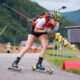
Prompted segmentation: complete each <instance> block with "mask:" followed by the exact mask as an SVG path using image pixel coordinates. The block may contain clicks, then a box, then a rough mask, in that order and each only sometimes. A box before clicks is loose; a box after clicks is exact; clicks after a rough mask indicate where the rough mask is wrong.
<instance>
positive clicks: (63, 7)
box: [58, 6, 66, 11]
mask: <svg viewBox="0 0 80 80" xmlns="http://www.w3.org/2000/svg"><path fill="white" fill-rule="evenodd" d="M65 8H66V6H62V7H61V8H60V9H58V11H59V10H61V9H65Z"/></svg>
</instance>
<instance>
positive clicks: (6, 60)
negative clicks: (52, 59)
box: [0, 53, 80, 80]
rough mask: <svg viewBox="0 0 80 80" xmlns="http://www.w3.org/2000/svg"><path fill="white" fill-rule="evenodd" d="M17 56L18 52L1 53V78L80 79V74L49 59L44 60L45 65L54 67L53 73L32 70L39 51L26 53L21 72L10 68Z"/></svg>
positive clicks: (23, 79) (10, 79)
mask: <svg viewBox="0 0 80 80" xmlns="http://www.w3.org/2000/svg"><path fill="white" fill-rule="evenodd" d="M16 57H17V54H7V53H0V80H80V75H76V74H72V73H69V72H66V71H62V70H60V69H58V68H56V67H55V66H54V65H53V64H51V63H49V62H47V61H43V66H44V67H45V68H46V69H49V68H53V69H54V72H53V74H51V75H50V74H48V73H44V72H39V71H32V65H35V64H36V62H37V60H38V57H39V54H38V53H35V54H34V53H31V54H30V53H29V54H28V53H27V54H25V55H24V57H23V58H22V59H21V61H20V63H19V66H22V67H23V70H22V71H21V72H18V71H17V70H12V69H11V70H8V69H7V68H8V65H9V64H11V63H12V62H13V61H14V60H15V58H16Z"/></svg>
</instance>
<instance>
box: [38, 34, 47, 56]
mask: <svg viewBox="0 0 80 80" xmlns="http://www.w3.org/2000/svg"><path fill="white" fill-rule="evenodd" d="M39 40H40V42H41V44H42V47H43V48H42V50H41V53H40V57H42V58H44V56H45V53H46V50H47V46H48V37H47V35H46V34H43V35H41V36H40V37H39Z"/></svg>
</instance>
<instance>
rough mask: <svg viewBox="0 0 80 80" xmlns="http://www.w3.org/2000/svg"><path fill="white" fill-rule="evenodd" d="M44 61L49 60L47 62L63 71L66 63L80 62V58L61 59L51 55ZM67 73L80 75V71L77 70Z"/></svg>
mask: <svg viewBox="0 0 80 80" xmlns="http://www.w3.org/2000/svg"><path fill="white" fill-rule="evenodd" d="M44 60H47V61H49V62H51V63H53V64H54V65H55V66H56V67H57V68H60V69H62V66H63V62H64V61H80V59H79V58H60V57H53V56H50V55H46V56H45V57H44ZM66 71H68V72H71V73H75V74H79V75H80V69H77V70H76V69H69V70H66Z"/></svg>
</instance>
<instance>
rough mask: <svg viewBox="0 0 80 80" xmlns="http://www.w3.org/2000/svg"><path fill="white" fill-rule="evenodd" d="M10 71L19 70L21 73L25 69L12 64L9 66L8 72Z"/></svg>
mask: <svg viewBox="0 0 80 80" xmlns="http://www.w3.org/2000/svg"><path fill="white" fill-rule="evenodd" d="M9 69H15V70H18V71H19V72H20V71H21V70H22V69H23V68H22V67H21V66H20V67H13V66H12V65H11V64H9V65H8V70H9Z"/></svg>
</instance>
